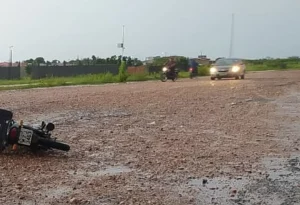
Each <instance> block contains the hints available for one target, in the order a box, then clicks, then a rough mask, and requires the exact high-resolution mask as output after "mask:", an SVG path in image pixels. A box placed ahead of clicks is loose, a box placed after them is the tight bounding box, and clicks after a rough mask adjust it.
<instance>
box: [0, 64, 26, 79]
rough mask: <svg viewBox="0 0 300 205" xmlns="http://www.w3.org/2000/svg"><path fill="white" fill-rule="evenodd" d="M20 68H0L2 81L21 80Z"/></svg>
mask: <svg viewBox="0 0 300 205" xmlns="http://www.w3.org/2000/svg"><path fill="white" fill-rule="evenodd" d="M20 76H21V68H20V67H0V79H6V80H12V79H20Z"/></svg>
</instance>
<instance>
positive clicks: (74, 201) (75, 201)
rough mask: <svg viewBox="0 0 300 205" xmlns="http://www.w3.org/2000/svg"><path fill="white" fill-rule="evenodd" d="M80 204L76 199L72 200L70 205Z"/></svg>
mask: <svg viewBox="0 0 300 205" xmlns="http://www.w3.org/2000/svg"><path fill="white" fill-rule="evenodd" d="M77 202H78V200H77V199H76V198H72V199H71V200H70V203H71V204H76V203H77Z"/></svg>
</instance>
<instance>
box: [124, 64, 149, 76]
mask: <svg viewBox="0 0 300 205" xmlns="http://www.w3.org/2000/svg"><path fill="white" fill-rule="evenodd" d="M127 72H128V73H129V74H137V73H138V74H141V73H145V72H146V67H145V66H143V65H142V66H130V67H127Z"/></svg>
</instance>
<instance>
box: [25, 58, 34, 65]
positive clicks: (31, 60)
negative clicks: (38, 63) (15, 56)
mask: <svg viewBox="0 0 300 205" xmlns="http://www.w3.org/2000/svg"><path fill="white" fill-rule="evenodd" d="M25 62H26V63H31V64H32V63H34V60H33V59H32V58H30V59H29V60H26V61H25Z"/></svg>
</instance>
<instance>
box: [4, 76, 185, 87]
mask: <svg viewBox="0 0 300 205" xmlns="http://www.w3.org/2000/svg"><path fill="white" fill-rule="evenodd" d="M188 76H189V73H188V72H180V73H179V77H180V78H187V77H188ZM120 77H121V76H120V75H113V74H111V73H102V74H88V75H79V76H73V77H47V78H42V79H37V80H33V79H30V78H24V79H20V80H2V81H0V90H11V89H27V88H38V87H54V86H67V85H87V84H104V83H118V82H124V81H120V80H124V79H123V78H122V79H120ZM158 79H160V74H159V73H152V74H131V75H128V77H127V78H126V81H147V80H158ZM13 85H15V86H13Z"/></svg>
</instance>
